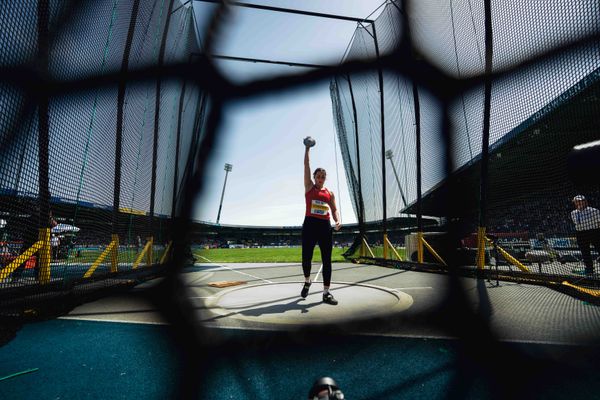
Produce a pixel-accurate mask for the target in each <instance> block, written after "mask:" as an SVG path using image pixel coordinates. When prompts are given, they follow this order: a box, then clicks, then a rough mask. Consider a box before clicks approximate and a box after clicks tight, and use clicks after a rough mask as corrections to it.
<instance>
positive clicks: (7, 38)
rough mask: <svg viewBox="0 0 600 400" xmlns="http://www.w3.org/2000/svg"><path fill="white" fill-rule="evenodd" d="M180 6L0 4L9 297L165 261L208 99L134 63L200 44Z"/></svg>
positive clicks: (104, 279)
mask: <svg viewBox="0 0 600 400" xmlns="http://www.w3.org/2000/svg"><path fill="white" fill-rule="evenodd" d="M178 5H181V4H179V3H178V2H173V1H167V0H163V1H157V2H140V1H139V0H138V1H133V2H119V1H105V2H93V3H88V4H86V5H85V6H82V5H79V4H78V3H75V2H69V1H27V2H20V3H18V4H17V3H14V4H13V3H10V4H6V5H5V6H4V7H3V9H2V12H0V25H1V26H2V29H1V32H2V33H0V36H1V40H0V43H1V44H0V63H1V64H0V67H1V68H3V69H4V70H5V71H6V73H5V76H4V78H3V79H2V83H1V84H0V91H1V92H0V99H1V101H0V108H1V110H2V112H1V113H0V114H1V115H2V117H1V120H0V126H1V129H0V132H1V133H0V141H1V142H0V146H1V149H2V158H1V161H0V162H1V163H2V165H1V172H0V193H1V198H0V212H1V215H0V218H1V219H2V228H1V235H2V237H1V238H0V240H1V245H2V247H1V248H2V250H1V254H0V256H1V257H2V258H1V264H0V293H1V295H2V301H3V302H6V303H4V304H3V305H6V306H8V305H9V304H10V305H13V306H14V308H15V309H16V310H23V309H24V308H26V307H27V304H28V302H30V301H34V300H36V298H38V300H39V297H40V296H43V295H47V294H52V293H56V292H58V293H60V291H66V290H69V291H71V292H73V291H75V292H77V291H78V290H80V291H83V292H85V291H90V290H91V289H99V288H102V287H114V286H115V285H120V284H125V285H130V284H131V283H132V282H135V281H136V279H134V278H136V277H143V276H144V275H147V274H149V273H150V271H152V272H153V273H156V272H157V271H159V270H160V265H161V263H164V261H165V259H166V257H167V256H168V249H169V246H170V245H169V243H170V237H169V228H170V226H169V223H170V221H171V220H172V217H173V216H174V215H175V213H176V205H177V201H178V197H179V193H178V192H179V191H180V190H181V187H182V182H183V179H184V175H185V170H186V165H187V164H189V163H190V162H191V160H190V158H191V159H193V152H192V151H191V149H192V148H194V145H193V144H194V143H196V144H197V142H198V140H199V137H198V135H199V132H200V129H199V125H200V124H201V118H202V108H203V107H204V105H203V98H202V93H201V91H200V90H199V89H198V87H195V86H193V85H190V84H189V82H186V81H185V79H173V77H168V78H169V79H165V78H163V77H161V76H160V75H157V76H156V78H154V79H145V80H140V79H137V77H136V75H135V71H142V70H144V69H147V68H150V67H152V66H161V65H170V64H174V63H186V62H189V61H191V57H192V56H191V55H192V53H193V52H197V49H198V47H197V40H196V37H195V28H194V23H193V14H192V8H191V7H190V6H189V5H188V6H183V7H178ZM67 21H68V22H67ZM101 76H104V77H110V76H112V77H113V78H112V80H111V81H110V82H108V83H100V81H99V78H96V80H94V77H101ZM85 82H91V84H86V83H85ZM188 169H189V168H188ZM92 282H95V284H94V285H92V284H91V283H92ZM15 293H21V294H19V295H15Z"/></svg>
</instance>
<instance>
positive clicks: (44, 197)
mask: <svg viewBox="0 0 600 400" xmlns="http://www.w3.org/2000/svg"><path fill="white" fill-rule="evenodd" d="M49 13H50V11H49V7H48V0H39V1H38V4H37V34H38V37H37V39H38V49H37V61H38V65H39V69H40V73H41V74H42V75H43V76H44V77H47V76H48V65H49V57H50V54H49V52H50V48H49V43H48V36H49V35H48V20H49ZM48 108H49V107H48V87H47V86H46V85H44V86H43V87H42V88H41V90H40V95H39V103H38V190H39V192H38V193H39V214H38V228H39V240H41V241H43V243H44V244H43V245H42V247H41V248H40V250H39V253H38V265H37V268H38V279H39V282H40V283H48V282H50V189H49V180H50V178H49V166H48V165H49V156H50V152H49V144H50V132H49V131H50V121H49V115H48Z"/></svg>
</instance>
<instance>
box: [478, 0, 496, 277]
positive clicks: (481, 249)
mask: <svg viewBox="0 0 600 400" xmlns="http://www.w3.org/2000/svg"><path fill="white" fill-rule="evenodd" d="M493 55H494V47H493V36H492V6H491V2H490V0H485V98H484V106H483V136H482V143H481V178H480V179H481V181H480V188H479V229H478V231H477V268H478V269H483V267H484V266H485V233H486V232H485V231H486V225H487V215H486V207H487V195H488V193H487V192H488V160H489V144H490V108H491V98H492V81H491V78H490V75H491V73H492V58H493Z"/></svg>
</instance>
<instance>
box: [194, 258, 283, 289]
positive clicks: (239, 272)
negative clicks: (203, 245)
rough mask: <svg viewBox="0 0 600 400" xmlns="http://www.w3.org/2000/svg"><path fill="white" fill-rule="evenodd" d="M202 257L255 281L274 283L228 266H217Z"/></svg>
mask: <svg viewBox="0 0 600 400" xmlns="http://www.w3.org/2000/svg"><path fill="white" fill-rule="evenodd" d="M200 257H202V258H204V259H205V260H206V261H208V262H209V263H212V264H215V265H218V266H219V267H222V268H225V269H228V270H230V271H233V272H237V273H238V274H242V275H246V276H249V277H251V278H254V279H259V280H261V281H264V282H267V283H273V281H270V280H268V279H263V278H260V277H258V276H254V275H250V274H247V273H245V272H241V271H237V270H235V269H233V268H229V267H227V266H225V265H223V264H217V263H215V262H212V261H211V260H209V259H208V258H206V257H204V256H200Z"/></svg>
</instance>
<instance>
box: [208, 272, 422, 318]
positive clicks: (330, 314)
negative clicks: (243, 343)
mask: <svg viewBox="0 0 600 400" xmlns="http://www.w3.org/2000/svg"><path fill="white" fill-rule="evenodd" d="M302 283H303V282H284V283H267V284H260V285H252V286H242V287H236V288H233V289H229V290H224V291H222V292H220V293H219V294H217V296H216V297H215V298H213V299H212V300H211V301H210V302H209V304H207V305H208V306H209V308H210V310H211V311H212V312H213V313H215V314H218V315H222V316H227V317H230V318H236V319H242V320H246V321H253V322H265V323H271V324H301V325H305V324H320V323H335V322H342V321H348V320H353V319H359V318H372V317H379V316H383V315H389V314H393V313H398V312H401V311H404V310H406V309H408V308H409V307H410V306H411V305H412V304H413V298H412V297H411V296H410V295H408V294H406V293H404V292H400V291H397V290H392V289H388V288H384V287H380V286H374V285H365V284H360V283H349V282H332V285H331V293H332V294H333V295H334V296H335V298H336V299H337V300H338V301H339V304H338V305H335V306H333V305H330V304H325V303H323V284H322V283H321V282H315V283H313V284H312V286H311V288H310V291H309V293H308V296H307V297H306V299H303V298H302V297H300V290H301V289H302Z"/></svg>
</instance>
